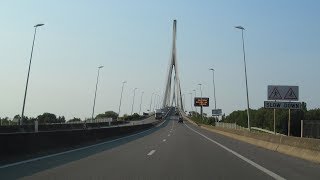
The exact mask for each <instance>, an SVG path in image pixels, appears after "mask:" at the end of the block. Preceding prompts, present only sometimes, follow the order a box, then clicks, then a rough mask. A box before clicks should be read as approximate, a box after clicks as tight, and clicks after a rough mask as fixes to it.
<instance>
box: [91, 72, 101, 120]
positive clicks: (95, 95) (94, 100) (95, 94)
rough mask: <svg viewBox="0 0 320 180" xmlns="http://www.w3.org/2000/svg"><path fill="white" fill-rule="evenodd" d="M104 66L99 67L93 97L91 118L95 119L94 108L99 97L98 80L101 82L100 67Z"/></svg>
mask: <svg viewBox="0 0 320 180" xmlns="http://www.w3.org/2000/svg"><path fill="white" fill-rule="evenodd" d="M101 68H103V66H99V67H98V75H97V82H96V90H95V92H94V99H93V107H92V115H91V120H92V121H93V115H94V108H95V106H96V97H97V90H98V82H99V74H100V69H101Z"/></svg>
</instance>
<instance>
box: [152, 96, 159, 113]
mask: <svg viewBox="0 0 320 180" xmlns="http://www.w3.org/2000/svg"><path fill="white" fill-rule="evenodd" d="M157 97H158V94H154V99H153V111H154V109H155V108H156V107H157V106H156V104H157V103H158V102H157V101H158V98H157Z"/></svg>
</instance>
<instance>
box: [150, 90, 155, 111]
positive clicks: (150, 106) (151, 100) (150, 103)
mask: <svg viewBox="0 0 320 180" xmlns="http://www.w3.org/2000/svg"><path fill="white" fill-rule="evenodd" d="M153 94H154V93H152V94H151V99H150V107H149V112H150V113H151V105H152V97H153Z"/></svg>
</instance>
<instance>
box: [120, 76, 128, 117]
mask: <svg viewBox="0 0 320 180" xmlns="http://www.w3.org/2000/svg"><path fill="white" fill-rule="evenodd" d="M125 83H127V81H123V82H122V88H121V95H120V103H119V111H118V117H120V108H121V101H122V93H123V88H124V84H125Z"/></svg>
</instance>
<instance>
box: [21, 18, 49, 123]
mask: <svg viewBox="0 0 320 180" xmlns="http://www.w3.org/2000/svg"><path fill="white" fill-rule="evenodd" d="M43 25H44V24H37V25H35V26H34V34H33V41H32V48H31V55H30V60H29V69H28V75H27V82H26V88H25V90H24V98H23V105H22V113H21V118H20V123H19V124H20V125H22V124H23V118H24V107H25V104H26V97H27V91H28V83H29V75H30V68H31V61H32V54H33V47H34V42H35V40H36V34H37V28H38V27H40V26H43Z"/></svg>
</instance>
